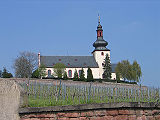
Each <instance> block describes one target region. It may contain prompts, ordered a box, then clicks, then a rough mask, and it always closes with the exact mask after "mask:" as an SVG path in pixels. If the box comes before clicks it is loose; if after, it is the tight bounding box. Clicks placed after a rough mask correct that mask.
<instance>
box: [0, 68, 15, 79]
mask: <svg viewBox="0 0 160 120" xmlns="http://www.w3.org/2000/svg"><path fill="white" fill-rule="evenodd" d="M11 77H13V75H12V74H11V73H9V72H8V71H7V69H6V68H5V67H4V68H3V72H2V78H11Z"/></svg>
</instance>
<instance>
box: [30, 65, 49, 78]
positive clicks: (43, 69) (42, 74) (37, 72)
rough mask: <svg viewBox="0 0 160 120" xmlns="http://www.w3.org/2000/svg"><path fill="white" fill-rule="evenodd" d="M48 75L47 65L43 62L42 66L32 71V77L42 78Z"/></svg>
mask: <svg viewBox="0 0 160 120" xmlns="http://www.w3.org/2000/svg"><path fill="white" fill-rule="evenodd" d="M46 75H47V74H46V66H45V65H43V64H41V65H40V67H39V68H38V69H36V70H35V71H34V72H33V73H32V78H42V77H45V76H46Z"/></svg>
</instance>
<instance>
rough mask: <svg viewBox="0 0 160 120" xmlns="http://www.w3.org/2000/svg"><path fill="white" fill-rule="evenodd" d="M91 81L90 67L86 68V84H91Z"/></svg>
mask: <svg viewBox="0 0 160 120" xmlns="http://www.w3.org/2000/svg"><path fill="white" fill-rule="evenodd" d="M91 81H93V74H92V70H91V68H90V67H88V70H87V82H91Z"/></svg>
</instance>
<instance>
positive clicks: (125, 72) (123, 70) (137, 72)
mask: <svg viewBox="0 0 160 120" xmlns="http://www.w3.org/2000/svg"><path fill="white" fill-rule="evenodd" d="M115 71H116V77H117V78H123V79H124V80H130V81H131V80H134V81H136V82H139V79H140V77H141V76H142V72H141V67H140V65H139V64H138V63H137V61H134V62H133V64H130V62H129V61H128V60H123V61H121V62H118V64H117V66H116V68H115Z"/></svg>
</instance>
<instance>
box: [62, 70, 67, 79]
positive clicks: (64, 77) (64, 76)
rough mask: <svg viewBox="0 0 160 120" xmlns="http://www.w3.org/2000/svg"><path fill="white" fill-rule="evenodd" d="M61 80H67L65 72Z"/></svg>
mask: <svg viewBox="0 0 160 120" xmlns="http://www.w3.org/2000/svg"><path fill="white" fill-rule="evenodd" d="M63 79H64V80H67V79H68V76H67V72H66V71H65V72H64V74H63Z"/></svg>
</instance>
